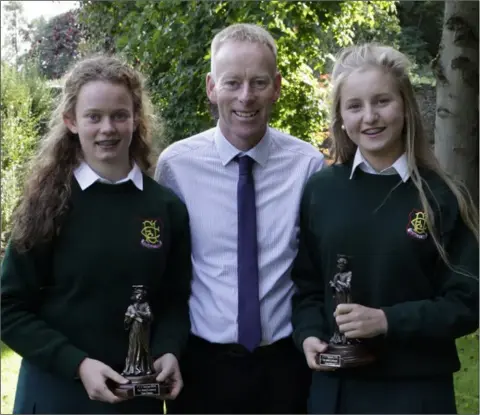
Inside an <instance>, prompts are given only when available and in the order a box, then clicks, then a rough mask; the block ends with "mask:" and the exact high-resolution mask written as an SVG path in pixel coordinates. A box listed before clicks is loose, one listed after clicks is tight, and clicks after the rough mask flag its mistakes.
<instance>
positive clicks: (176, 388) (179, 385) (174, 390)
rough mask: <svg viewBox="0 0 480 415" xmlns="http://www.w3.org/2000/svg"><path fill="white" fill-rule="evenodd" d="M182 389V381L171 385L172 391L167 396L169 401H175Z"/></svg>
mask: <svg viewBox="0 0 480 415" xmlns="http://www.w3.org/2000/svg"><path fill="white" fill-rule="evenodd" d="M182 388H183V381H182V380H181V379H180V380H177V381H175V382H174V383H173V387H172V390H171V391H170V393H169V394H168V397H169V399H175V398H176V397H177V396H178V394H179V393H180V391H181V390H182Z"/></svg>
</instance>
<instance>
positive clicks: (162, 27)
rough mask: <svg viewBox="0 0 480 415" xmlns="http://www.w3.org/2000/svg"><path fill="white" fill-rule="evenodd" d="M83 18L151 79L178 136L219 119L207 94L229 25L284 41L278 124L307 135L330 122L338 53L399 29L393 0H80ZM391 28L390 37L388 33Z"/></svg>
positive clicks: (95, 42) (101, 43) (101, 41)
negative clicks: (368, 34)
mask: <svg viewBox="0 0 480 415" xmlns="http://www.w3.org/2000/svg"><path fill="white" fill-rule="evenodd" d="M79 3H80V13H79V21H80V23H81V25H82V26H83V31H84V32H83V33H85V34H86V36H87V43H88V44H89V45H90V47H91V49H92V50H93V51H107V52H115V53H121V54H122V55H124V56H125V57H126V58H127V59H128V60H129V61H130V62H131V63H133V64H135V65H136V66H137V67H138V68H139V69H140V70H141V71H142V72H143V73H144V74H145V75H146V76H147V77H148V79H149V89H150V91H151V92H152V95H153V101H154V104H155V105H156V107H157V109H158V111H159V112H160V113H161V115H162V118H163V120H164V127H165V130H164V131H165V140H166V142H168V143H170V142H173V141H176V140H179V139H181V138H185V137H187V136H189V135H191V134H194V133H198V132H199V131H202V130H204V129H206V128H209V127H211V126H213V125H214V121H213V120H212V117H211V114H210V111H209V105H208V101H207V97H206V94H205V75H206V74H207V72H208V71H209V69H210V68H209V60H210V51H209V46H210V42H211V40H212V38H213V36H214V35H215V34H216V33H218V32H219V31H220V30H221V29H223V28H224V27H226V26H228V25H229V24H232V23H236V22H249V23H257V24H260V25H262V26H263V27H265V28H267V29H268V30H269V31H270V32H271V33H272V35H273V37H274V38H275V40H276V42H277V47H278V57H279V59H278V67H279V70H280V73H281V74H282V76H283V81H282V93H281V97H280V100H279V102H278V105H276V106H275V109H274V112H273V114H272V120H271V125H272V126H274V127H277V128H280V129H282V130H284V131H286V132H289V133H290V134H293V135H295V136H297V137H299V138H302V139H304V140H308V141H312V138H313V136H314V135H316V134H317V133H318V132H320V131H323V130H324V129H325V127H326V121H327V111H326V107H325V102H324V99H323V95H322V94H323V92H322V91H319V90H318V83H319V76H320V75H321V74H323V73H325V72H326V71H327V70H328V68H327V63H329V58H331V53H332V52H333V51H335V50H336V49H338V47H341V46H345V45H349V44H352V43H353V42H355V41H356V36H357V35H358V33H359V32H360V31H362V30H366V29H368V30H371V31H373V32H375V33H377V34H378V38H379V39H386V38H387V37H389V36H391V35H392V33H396V32H398V30H399V28H398V22H397V20H398V19H397V17H396V12H395V3H392V2H389V1H375V2H350V1H336V2H332V1H217V2H205V1H194V0H190V1H181V2H172V1H170V0H161V1H156V2H147V1H136V2H114V1H102V2H99V1H90V0H83V1H80V2H79ZM387 35H388V36H387Z"/></svg>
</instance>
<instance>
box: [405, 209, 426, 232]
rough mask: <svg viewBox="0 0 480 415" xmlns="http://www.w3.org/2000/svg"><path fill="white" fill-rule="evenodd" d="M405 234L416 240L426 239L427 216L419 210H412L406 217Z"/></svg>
mask: <svg viewBox="0 0 480 415" xmlns="http://www.w3.org/2000/svg"><path fill="white" fill-rule="evenodd" d="M407 234H408V235H410V236H413V237H414V238H417V239H426V238H427V236H428V232H427V215H426V214H425V212H423V211H420V210H416V209H414V210H412V211H411V212H410V215H409V216H408V225H407Z"/></svg>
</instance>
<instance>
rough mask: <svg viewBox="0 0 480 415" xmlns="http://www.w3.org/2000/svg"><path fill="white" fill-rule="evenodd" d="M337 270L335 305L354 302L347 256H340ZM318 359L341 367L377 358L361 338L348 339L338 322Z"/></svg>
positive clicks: (331, 284)
mask: <svg viewBox="0 0 480 415" xmlns="http://www.w3.org/2000/svg"><path fill="white" fill-rule="evenodd" d="M337 271H338V272H337V273H336V274H335V275H334V277H333V280H331V281H330V287H331V288H332V293H333V299H334V304H335V307H336V306H338V304H348V303H351V302H352V295H351V282H352V271H349V270H348V260H347V257H346V256H344V255H339V256H338V259H337ZM317 359H318V363H319V364H320V365H323V366H330V367H339V368H348V367H355V366H362V365H366V364H368V363H371V362H372V361H373V360H375V358H374V356H373V355H372V354H371V353H370V352H369V350H368V349H367V348H366V346H365V345H363V344H362V343H361V341H360V340H358V339H348V338H347V337H345V334H343V333H340V330H339V328H338V324H337V323H336V322H335V331H334V333H333V336H332V338H331V339H330V341H329V343H328V348H327V350H326V353H320V354H319V355H318V358H317Z"/></svg>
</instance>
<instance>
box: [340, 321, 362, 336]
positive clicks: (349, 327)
mask: <svg viewBox="0 0 480 415" xmlns="http://www.w3.org/2000/svg"><path fill="white" fill-rule="evenodd" d="M338 330H339V331H340V333H344V334H345V333H346V332H351V331H358V330H359V325H358V323H357V322H349V323H345V324H339V325H338Z"/></svg>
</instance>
